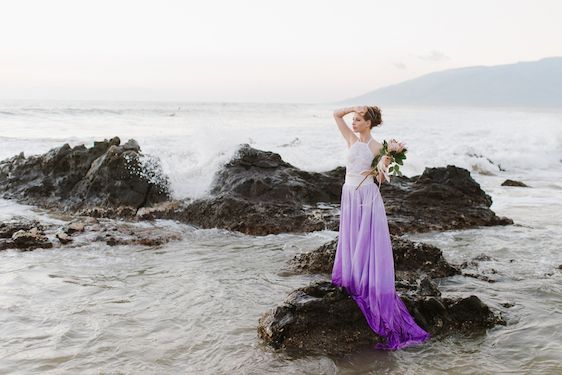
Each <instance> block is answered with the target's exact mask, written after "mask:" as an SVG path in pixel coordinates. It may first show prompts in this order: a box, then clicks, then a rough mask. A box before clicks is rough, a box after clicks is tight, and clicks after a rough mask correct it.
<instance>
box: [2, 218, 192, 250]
mask: <svg viewBox="0 0 562 375" xmlns="http://www.w3.org/2000/svg"><path fill="white" fill-rule="evenodd" d="M0 228H1V229H3V231H0V233H1V234H2V235H3V237H2V238H0V250H6V249H20V250H34V249H37V248H52V247H57V248H58V247H67V246H69V244H71V245H72V247H75V248H76V247H83V246H90V245H91V244H92V243H93V242H105V243H106V244H107V245H110V246H115V245H141V246H149V247H157V246H161V245H163V244H165V243H168V242H170V241H177V240H180V239H181V238H182V233H181V232H178V231H177V230H172V229H168V228H165V227H163V228H160V227H156V226H146V224H137V223H129V222H123V221H115V220H111V219H99V220H98V219H97V218H94V217H82V218H78V219H74V220H73V221H70V222H68V223H66V224H64V225H63V226H60V225H58V226H57V225H52V224H51V225H44V224H40V223H39V222H38V221H35V220H34V221H29V220H25V219H24V220H21V221H18V220H10V221H8V222H3V223H0ZM39 228H45V230H43V229H39ZM9 233H12V234H11V235H10V236H8V234H9ZM49 238H56V239H57V240H58V241H54V242H51V241H50V240H49Z"/></svg>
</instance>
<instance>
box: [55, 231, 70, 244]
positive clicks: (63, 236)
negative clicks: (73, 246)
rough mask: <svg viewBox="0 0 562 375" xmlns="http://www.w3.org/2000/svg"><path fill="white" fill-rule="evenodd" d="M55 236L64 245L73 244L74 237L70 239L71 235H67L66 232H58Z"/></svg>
mask: <svg viewBox="0 0 562 375" xmlns="http://www.w3.org/2000/svg"><path fill="white" fill-rule="evenodd" d="M55 236H56V237H57V239H58V240H59V241H60V242H61V243H62V244H67V243H69V242H72V237H70V235H69V234H67V233H65V232H63V231H60V232H57V233H56V234H55Z"/></svg>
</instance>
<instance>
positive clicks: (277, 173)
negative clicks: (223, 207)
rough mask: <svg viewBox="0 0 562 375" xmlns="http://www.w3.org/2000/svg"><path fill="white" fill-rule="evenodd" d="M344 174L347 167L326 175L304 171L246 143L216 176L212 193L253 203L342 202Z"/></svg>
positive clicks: (277, 156) (272, 153)
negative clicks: (226, 194)
mask: <svg viewBox="0 0 562 375" xmlns="http://www.w3.org/2000/svg"><path fill="white" fill-rule="evenodd" d="M344 174H345V168H343V167H338V168H336V169H334V170H332V171H328V172H325V173H316V172H307V171H303V170H301V169H298V168H296V167H294V166H293V165H291V164H289V163H287V162H285V161H283V160H282V159H281V156H280V155H279V154H276V153H274V152H270V151H262V150H257V149H255V148H252V147H250V145H248V144H243V145H241V147H240V148H239V149H238V151H237V153H236V154H235V156H234V157H233V158H232V160H231V161H230V162H228V163H227V164H226V165H225V166H224V167H223V168H222V169H221V170H220V171H218V172H217V174H216V175H215V178H214V181H213V186H212V188H211V193H212V194H213V195H221V194H224V193H228V196H237V197H240V198H244V199H247V200H250V201H252V202H275V203H285V204H289V203H294V202H299V203H309V204H310V203H317V202H336V203H339V200H340V197H341V183H342V182H343V178H344Z"/></svg>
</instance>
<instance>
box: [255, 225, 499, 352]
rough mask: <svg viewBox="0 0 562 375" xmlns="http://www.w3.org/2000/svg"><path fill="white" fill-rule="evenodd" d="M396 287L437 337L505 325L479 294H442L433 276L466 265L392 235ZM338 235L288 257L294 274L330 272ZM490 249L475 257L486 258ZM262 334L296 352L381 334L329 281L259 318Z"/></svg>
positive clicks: (368, 340)
mask: <svg viewBox="0 0 562 375" xmlns="http://www.w3.org/2000/svg"><path fill="white" fill-rule="evenodd" d="M391 240H392V248H393V256H394V268H395V287H396V291H397V293H398V294H399V295H400V297H401V298H402V300H403V301H404V303H405V305H406V307H407V308H408V311H409V312H410V314H411V315H412V316H413V317H414V319H415V321H416V323H417V324H418V325H420V326H421V327H422V328H424V329H425V330H426V331H428V332H430V334H431V335H432V337H433V338H439V337H443V336H445V335H448V334H451V333H463V334H468V333H473V332H483V331H485V330H486V329H487V328H490V327H493V326H495V325H498V324H500V325H501V324H505V321H504V319H503V318H502V316H501V314H496V313H494V312H493V311H491V310H490V309H489V307H488V306H487V305H485V304H484V303H483V302H482V301H481V300H480V299H479V298H478V297H477V296H474V295H470V296H467V297H456V298H447V297H442V296H441V291H440V290H439V288H438V286H437V284H436V283H435V281H434V280H433V279H434V278H443V277H449V276H454V275H459V274H461V267H465V264H464V263H463V264H462V265H461V266H457V265H452V264H449V263H448V262H447V261H446V260H445V258H444V257H443V254H442V251H441V250H440V249H439V248H437V247H435V246H432V245H429V244H423V243H417V242H413V241H410V240H407V239H405V238H400V237H397V236H394V235H392V236H391ZM336 247H337V239H335V240H333V241H330V242H328V243H326V244H324V245H323V246H320V247H319V248H318V249H316V250H313V251H311V252H308V253H304V254H299V255H297V256H295V257H294V258H293V259H291V260H290V261H289V265H288V266H289V270H290V271H291V272H294V273H320V274H325V275H326V276H327V277H330V274H331V271H332V268H333V263H334V257H335V253H336ZM489 259H491V258H489V257H487V256H486V255H485V254H482V255H479V256H478V257H475V258H474V259H473V260H472V261H473V262H479V261H486V260H489ZM258 336H259V337H260V338H261V339H262V340H263V342H264V343H266V344H267V345H269V346H271V347H273V348H275V349H282V350H285V351H287V352H288V353H291V354H294V355H301V354H304V353H307V354H337V355H340V354H345V353H349V352H353V351H355V350H358V349H360V348H361V347H364V346H367V345H373V346H374V344H375V343H377V342H380V341H381V340H382V339H381V338H380V337H378V336H377V335H376V334H375V333H374V332H373V331H372V330H371V328H370V327H369V326H368V325H367V321H366V319H365V317H364V316H363V315H362V313H361V310H360V309H359V307H358V306H357V304H356V302H355V301H354V300H353V299H352V298H351V297H350V296H349V295H348V294H347V292H346V291H345V290H344V289H342V288H339V287H336V286H335V285H333V284H332V283H331V282H328V281H317V282H314V283H312V284H310V285H308V286H305V287H302V288H298V289H296V290H294V291H293V292H291V293H290V294H289V295H288V297H287V298H286V299H285V300H284V301H283V302H282V303H281V304H280V305H278V306H276V307H274V308H272V309H270V310H268V311H266V312H264V313H263V314H262V316H261V317H260V319H259V321H258Z"/></svg>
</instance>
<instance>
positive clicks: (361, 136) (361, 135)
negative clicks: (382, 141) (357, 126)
mask: <svg viewBox="0 0 562 375" xmlns="http://www.w3.org/2000/svg"><path fill="white" fill-rule="evenodd" d="M369 139H371V132H368V131H366V132H363V133H359V140H360V141H361V142H367V141H368V140H369Z"/></svg>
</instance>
